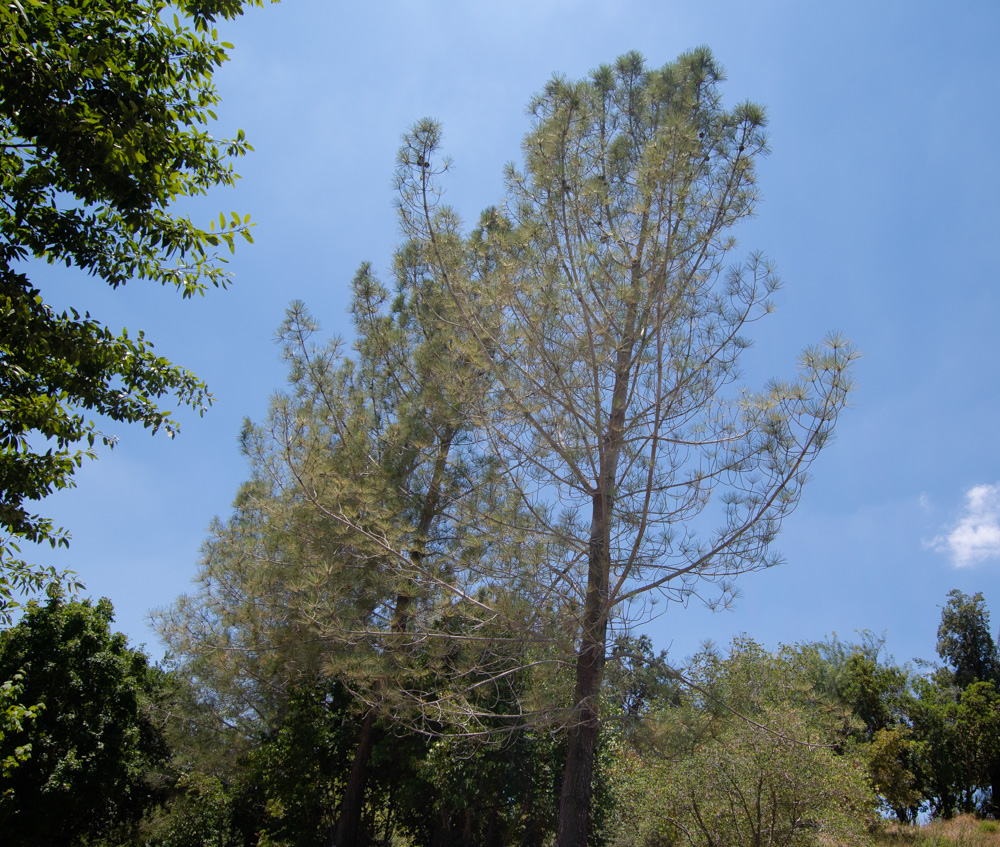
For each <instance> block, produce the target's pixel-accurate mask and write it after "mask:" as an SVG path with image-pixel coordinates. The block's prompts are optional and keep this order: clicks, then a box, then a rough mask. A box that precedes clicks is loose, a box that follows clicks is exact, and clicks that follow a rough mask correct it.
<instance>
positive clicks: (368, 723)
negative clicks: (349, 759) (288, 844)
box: [333, 709, 375, 847]
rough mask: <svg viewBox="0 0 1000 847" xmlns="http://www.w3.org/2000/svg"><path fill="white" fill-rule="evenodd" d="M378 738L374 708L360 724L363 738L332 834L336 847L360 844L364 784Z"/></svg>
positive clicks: (355, 754) (359, 743) (355, 756)
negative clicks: (376, 735)
mask: <svg viewBox="0 0 1000 847" xmlns="http://www.w3.org/2000/svg"><path fill="white" fill-rule="evenodd" d="M374 739H375V712H374V711H372V710H371V709H369V710H368V714H366V715H365V720H364V723H362V724H361V735H360V737H359V738H358V747H357V750H355V752H354V762H353V764H352V765H351V773H350V776H348V777H347V787H346V788H344V796H343V798H341V801H340V817H339V818H338V819H337V829H336V831H335V832H334V835H333V847H354V845H355V844H356V843H357V841H358V830H359V829H360V827H361V812H362V810H363V809H364V801H365V783H366V782H367V778H368V760H369V759H370V758H371V754H372V746H373V742H374Z"/></svg>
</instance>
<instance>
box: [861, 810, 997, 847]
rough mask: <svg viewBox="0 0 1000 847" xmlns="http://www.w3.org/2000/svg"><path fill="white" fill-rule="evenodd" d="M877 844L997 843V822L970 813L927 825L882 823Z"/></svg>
mask: <svg viewBox="0 0 1000 847" xmlns="http://www.w3.org/2000/svg"><path fill="white" fill-rule="evenodd" d="M875 843H876V844H877V845H879V847H902V845H913V847H1000V824H998V823H997V822H996V821H983V820H979V819H978V818H975V817H973V816H972V815H959V816H958V817H957V818H952V820H950V821H934V822H933V823H930V824H927V826H905V825H902V824H896V823H890V824H886V826H885V829H883V830H882V832H881V833H879V834H878V835H877V836H876V838H875Z"/></svg>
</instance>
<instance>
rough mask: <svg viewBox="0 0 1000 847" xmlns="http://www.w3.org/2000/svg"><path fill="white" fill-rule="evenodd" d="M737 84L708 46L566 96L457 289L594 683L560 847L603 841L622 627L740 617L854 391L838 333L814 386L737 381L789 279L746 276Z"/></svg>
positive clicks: (542, 593)
mask: <svg viewBox="0 0 1000 847" xmlns="http://www.w3.org/2000/svg"><path fill="white" fill-rule="evenodd" d="M721 79H722V71H721V69H720V68H719V66H718V64H717V63H716V62H715V60H714V59H713V57H712V56H711V54H710V52H709V51H708V50H707V49H699V50H696V51H694V52H692V53H689V54H686V55H684V56H682V57H680V58H679V59H678V60H677V61H676V62H674V63H671V64H669V65H667V66H665V67H664V68H661V69H658V70H651V69H649V68H648V67H647V66H646V64H645V62H644V61H643V60H642V58H641V57H640V56H638V55H637V54H628V55H625V56H622V57H621V58H620V59H619V60H618V61H617V62H616V63H615V64H614V65H610V66H603V67H600V68H598V69H597V70H596V71H594V72H593V73H592V74H591V76H590V77H589V78H587V79H585V80H582V81H579V82H576V81H570V80H566V79H562V78H556V79H553V80H552V81H551V82H550V83H549V84H548V85H547V86H546V87H545V89H544V90H543V91H542V93H541V94H539V95H538V96H537V97H536V99H535V100H534V102H533V103H532V104H531V115H532V128H531V130H530V132H529V133H528V135H527V137H526V138H525V140H524V144H523V150H524V169H523V170H520V171H519V170H515V169H514V168H511V169H510V171H509V172H508V178H507V183H508V201H507V203H506V206H505V208H504V209H503V210H502V211H499V212H495V213H494V214H496V215H497V216H498V217H499V218H500V219H501V220H502V221H503V222H504V225H503V226H497V227H494V228H493V229H492V230H491V231H489V232H487V233H484V236H483V237H484V239H486V240H487V242H488V243H490V244H491V245H492V249H493V251H494V254H495V256H496V259H495V261H494V263H493V266H492V268H491V271H490V274H489V278H488V280H487V281H486V284H485V285H480V284H479V281H478V280H476V279H475V278H469V279H467V280H466V279H462V278H448V279H446V280H445V282H446V284H447V286H448V292H449V294H450V295H451V297H452V300H453V302H454V314H455V318H456V319H457V320H459V321H460V322H461V324H462V330H463V333H462V335H461V338H462V343H463V352H462V355H463V356H464V358H466V359H467V360H468V361H469V362H470V363H471V364H472V367H473V368H475V369H476V370H480V371H483V372H485V373H488V374H489V378H490V381H491V386H494V387H493V388H491V390H490V391H489V392H486V393H485V394H484V395H483V397H482V398H481V401H482V402H481V404H480V407H479V408H478V409H477V410H476V419H477V421H479V422H480V424H481V427H482V435H481V436H480V437H481V438H482V440H483V441H484V442H485V443H488V444H489V446H490V448H491V450H493V451H494V452H495V453H496V455H497V457H498V460H499V462H500V465H501V467H502V469H503V471H504V473H505V474H506V477H507V484H508V485H509V486H510V487H511V488H512V489H514V490H516V491H517V492H518V493H519V494H520V496H521V498H522V504H523V509H522V514H523V515H525V516H530V520H529V522H528V524H526V525H525V531H526V532H527V533H528V534H529V535H532V536H533V537H536V538H538V539H542V541H541V542H540V543H539V546H540V547H542V548H544V549H546V550H547V556H546V557H545V559H544V560H543V561H542V563H541V564H538V565H532V566H531V569H530V570H531V575H530V579H531V580H532V581H533V582H534V590H533V591H532V592H531V593H532V595H533V596H534V597H535V602H536V605H541V604H542V603H543V602H544V601H545V599H546V598H551V597H558V598H560V601H561V605H560V609H561V610H562V612H563V622H564V627H563V631H562V635H563V637H564V639H563V641H562V642H561V644H562V649H563V650H564V651H565V653H564V655H565V659H564V661H567V662H571V663H572V664H573V666H574V667H575V671H576V687H575V691H574V694H573V696H572V713H571V715H570V716H569V717H568V718H567V720H566V727H567V732H568V736H569V740H568V745H567V759H566V764H565V772H564V778H563V781H562V792H563V793H562V799H561V811H560V825H559V838H558V843H559V845H560V847H582V845H584V844H586V842H587V837H588V836H587V832H588V825H589V817H590V799H591V791H592V778H593V766H594V753H595V749H596V739H597V732H598V728H599V725H600V714H599V711H598V705H599V702H600V694H601V690H602V687H603V679H604V664H605V658H606V655H607V651H608V646H609V645H608V637H609V631H610V628H611V626H612V624H614V625H617V626H621V625H627V624H628V621H629V619H630V618H631V617H633V616H638V617H639V618H642V617H643V615H644V614H645V613H647V612H648V605H647V600H648V599H650V597H649V595H653V594H659V595H661V596H665V597H667V598H668V599H677V600H685V599H687V598H689V597H691V596H692V595H694V594H698V595H699V596H702V595H704V594H706V593H708V592H709V591H711V588H710V586H712V585H714V586H715V587H716V588H717V589H718V598H717V599H718V600H719V601H722V602H724V601H725V600H726V598H727V597H728V596H729V595H730V592H731V588H732V579H733V578H734V577H735V576H736V575H737V574H740V573H743V572H746V571H752V570H755V569H757V568H763V567H767V566H769V565H772V564H774V563H776V562H777V561H778V558H777V556H776V554H775V553H774V552H773V551H772V550H771V544H772V542H773V541H774V539H775V537H776V535H777V533H778V530H779V528H780V526H781V523H782V521H783V519H784V518H785V517H786V516H787V515H788V514H789V512H791V510H792V509H793V508H794V506H795V504H796V503H797V502H798V499H799V495H800V492H801V489H802V486H803V484H804V482H805V480H806V473H807V469H808V467H809V466H810V464H811V462H812V460H813V459H814V458H815V457H816V456H817V454H818V453H819V451H820V450H821V449H822V448H823V446H824V445H825V444H826V443H827V442H828V440H829V436H830V434H831V432H832V429H833V426H834V423H835V421H836V418H837V415H838V413H839V412H840V410H841V409H842V408H843V406H844V404H845V402H846V399H847V395H848V393H849V390H850V387H851V381H850V378H849V375H848V370H849V366H850V363H851V361H852V359H853V358H854V354H853V353H852V351H851V348H850V347H849V346H848V345H847V344H846V343H845V342H844V341H843V340H841V339H839V338H831V339H828V341H827V343H826V344H824V345H823V346H822V347H819V348H816V349H812V350H808V351H806V353H805V354H804V355H803V357H802V360H801V366H802V371H801V374H800V377H799V378H798V379H796V380H793V381H791V382H780V381H774V382H771V383H769V384H768V385H767V386H766V387H765V388H764V389H763V390H762V391H759V392H754V391H751V390H744V389H740V388H738V387H736V386H735V383H736V381H737V379H738V377H739V374H740V369H739V361H740V355H741V353H742V352H743V351H744V350H745V349H746V348H747V347H748V346H749V345H750V341H749V339H748V338H747V337H746V335H745V332H746V330H748V329H749V327H750V325H751V324H753V323H754V322H755V321H756V320H757V319H759V318H761V317H763V316H764V315H766V314H767V313H768V312H769V311H770V310H771V303H770V300H769V297H770V295H771V294H772V293H773V292H774V290H775V289H776V287H777V285H778V281H777V279H776V277H775V274H774V270H773V268H772V266H771V264H770V263H769V262H768V261H767V260H765V259H764V258H763V257H761V256H760V255H759V254H753V255H751V256H750V258H749V259H748V260H746V261H744V262H735V263H734V262H733V261H732V259H731V256H732V250H733V248H734V247H735V244H736V241H735V238H734V237H733V236H732V233H731V230H732V228H733V227H734V226H735V225H736V224H737V223H738V222H739V221H740V220H742V219H743V218H745V217H747V216H749V215H751V214H752V213H753V210H754V206H755V202H756V198H757V189H756V175H755V169H754V164H755V161H756V160H757V159H758V158H759V157H761V156H763V155H764V154H765V153H766V152H767V142H766V137H765V134H764V126H765V123H766V121H765V116H764V112H763V110H762V109H761V108H760V107H758V106H755V105H753V104H751V103H744V104H741V105H738V106H736V107H735V108H734V109H731V110H729V109H725V108H723V106H722V104H721V99H720V95H719V93H718V83H719V81H720V80H721ZM439 144H440V130H439V128H438V127H437V126H436V125H434V124H433V123H432V122H425V123H421V124H419V125H418V126H417V127H416V128H415V129H414V131H413V132H412V133H411V134H410V135H409V136H408V137H407V139H406V142H405V146H404V149H403V153H402V154H401V156H402V160H403V163H404V165H405V166H406V169H405V170H404V171H403V182H402V185H403V192H402V195H401V205H402V208H403V210H404V214H406V215H407V216H408V218H407V219H408V220H409V221H411V222H412V225H413V227H414V228H421V231H422V237H423V238H424V239H425V240H426V241H428V242H431V243H433V242H434V239H435V237H436V235H435V233H436V230H437V226H436V223H435V219H434V216H433V210H434V209H435V208H436V205H435V204H436V203H437V199H438V190H439V189H438V188H437V183H436V181H435V174H436V173H437V171H438V170H439V169H438V167H437V165H436V162H437V158H438V156H439V152H438V148H439ZM465 283H467V284H465ZM470 341H471V342H472V343H469V342H470ZM478 523H479V524H480V525H483V526H487V527H489V526H492V527H494V528H496V529H497V531H501V529H505V528H502V527H500V526H499V524H498V523H497V522H495V521H493V520H492V519H491V515H490V514H488V513H486V514H482V515H480V517H479V519H478ZM713 525H714V527H715V529H714V530H712V529H711V528H710V527H712V526H713ZM706 527H709V529H707V530H705V528H706ZM546 544H547V545H549V546H548V547H546ZM523 561H526V557H525V558H523V559H522V562H523ZM549 637H551V635H550V636H549Z"/></svg>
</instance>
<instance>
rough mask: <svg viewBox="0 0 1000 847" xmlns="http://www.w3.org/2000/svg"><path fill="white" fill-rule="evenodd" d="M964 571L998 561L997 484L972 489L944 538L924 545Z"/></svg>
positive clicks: (999, 500)
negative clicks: (990, 560)
mask: <svg viewBox="0 0 1000 847" xmlns="http://www.w3.org/2000/svg"><path fill="white" fill-rule="evenodd" d="M924 546H925V547H929V548H930V549H932V550H936V551H937V552H939V553H947V554H949V555H950V556H951V560H952V563H953V564H954V565H955V567H958V568H965V567H969V566H971V565H975V564H978V563H979V562H984V561H986V560H987V559H995V558H1000V484H998V485H976V486H974V487H972V488H970V489H969V490H968V491H967V492H966V493H965V513H964V514H963V515H962V517H961V519H960V520H959V521H958V523H957V524H955V526H953V527H952V528H951V531H950V532H948V534H947V535H939V536H937V537H936V538H934V539H933V540H931V541H928V542H925V543H924Z"/></svg>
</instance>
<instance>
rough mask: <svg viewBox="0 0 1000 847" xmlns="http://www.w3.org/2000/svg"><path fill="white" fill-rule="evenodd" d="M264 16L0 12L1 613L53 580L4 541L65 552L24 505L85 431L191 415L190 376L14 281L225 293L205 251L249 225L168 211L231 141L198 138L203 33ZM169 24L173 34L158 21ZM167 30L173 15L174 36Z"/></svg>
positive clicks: (87, 451)
mask: <svg viewBox="0 0 1000 847" xmlns="http://www.w3.org/2000/svg"><path fill="white" fill-rule="evenodd" d="M261 2H262V0H182V2H180V3H177V4H175V5H174V7H168V4H166V3H165V2H161V0H128V2H126V0H58V2H55V0H22V2H18V0H13V2H6V3H3V4H0V315H2V320H0V533H2V534H3V535H2V536H0V601H2V603H3V605H2V607H0V614H3V615H5V616H7V620H8V621H9V612H8V610H9V608H10V605H11V603H12V599H11V595H12V594H13V593H14V592H15V591H19V590H24V589H34V588H38V587H40V586H41V585H42V584H44V583H46V582H48V581H52V580H53V579H56V578H57V576H58V575H57V574H55V573H54V572H52V571H51V570H44V569H41V568H38V567H34V566H32V565H30V564H29V563H28V562H26V561H25V560H24V559H23V558H21V551H20V549H19V547H18V542H17V539H24V540H26V541H30V542H49V543H51V544H53V545H56V544H65V543H66V542H67V539H68V536H67V535H66V534H65V532H63V531H62V530H60V529H58V528H56V527H54V526H53V525H52V523H51V521H50V520H48V519H46V518H44V517H42V516H39V515H37V514H33V513H32V512H31V509H30V507H29V505H28V504H30V503H32V502H35V501H38V500H40V499H42V498H43V497H45V496H46V495H47V494H50V493H51V492H52V491H54V490H58V489H61V488H66V487H69V486H71V485H72V476H73V473H74V471H75V469H76V468H77V467H79V465H80V464H81V462H82V461H83V459H84V458H87V457H90V456H93V447H94V445H95V443H96V442H98V441H100V442H103V443H104V444H105V445H108V446H110V445H111V444H112V443H113V438H112V437H111V436H108V435H105V434H103V433H101V432H99V431H98V429H97V427H96V423H95V421H94V419H93V418H92V417H91V416H92V415H104V416H106V417H108V418H110V419H111V420H114V421H120V422H127V423H141V424H143V426H145V427H147V428H149V429H152V430H153V431H156V430H158V429H164V430H165V431H166V432H167V433H169V434H172V433H173V432H174V431H175V430H176V424H175V422H174V421H173V419H172V417H171V416H170V414H169V412H166V411H163V410H162V409H161V408H160V407H159V406H158V405H157V404H158V402H159V401H160V400H161V399H163V398H165V397H169V396H173V397H174V398H176V400H177V401H178V402H180V403H183V404H186V405H189V406H191V407H192V408H194V409H197V410H199V411H203V410H204V409H205V407H206V406H207V404H208V403H210V401H211V396H210V395H209V393H208V391H207V389H206V387H205V385H204V384H203V383H202V382H201V381H200V380H198V379H197V378H196V377H195V376H194V375H193V374H191V373H189V372H188V371H185V370H184V369H182V368H179V367H176V366H175V365H172V364H171V363H170V362H168V361H167V360H166V359H163V358H162V357H158V356H156V355H155V354H154V353H153V352H152V345H151V344H150V343H149V342H148V341H146V339H145V338H144V337H143V335H142V333H134V334H133V335H132V336H131V337H130V336H129V334H128V333H127V332H126V331H124V330H123V331H122V332H121V333H113V332H111V331H109V330H108V329H107V328H106V327H105V326H103V325H101V324H100V323H99V322H98V321H97V320H96V319H94V318H92V317H91V316H90V315H89V313H84V314H81V313H80V312H78V311H76V310H75V309H71V310H69V311H64V312H57V311H56V310H54V309H53V308H51V307H50V306H49V305H48V304H47V303H46V302H45V300H44V298H43V295H42V294H41V292H40V291H39V290H38V288H36V287H34V286H32V285H31V283H30V282H29V279H28V277H27V275H26V274H25V272H24V269H23V267H21V266H23V265H24V264H25V263H26V262H27V261H28V260H30V259H36V260H42V261H45V262H49V263H59V264H65V265H66V266H67V267H75V268H77V269H79V270H81V271H83V272H85V273H88V274H91V275H93V276H96V277H98V278H99V279H101V280H102V281H104V282H105V283H107V284H108V285H110V286H112V287H113V288H117V287H118V286H120V285H124V284H125V283H126V282H128V281H130V280H136V279H139V280H149V281H151V282H154V283H160V284H164V285H171V286H175V287H176V288H178V289H179V290H180V291H181V293H182V295H183V296H184V297H190V296H191V295H193V294H195V293H199V292H201V291H203V290H204V288H205V287H206V285H224V284H225V282H226V274H225V271H224V269H223V265H224V262H225V259H224V257H223V256H222V255H221V254H220V252H219V250H220V248H224V249H225V250H227V251H232V250H233V249H234V248H235V242H236V239H237V238H241V237H242V238H245V239H246V240H248V241H249V240H251V237H250V230H249V227H250V221H249V216H240V215H238V214H236V213H235V212H234V213H233V214H232V215H231V216H230V217H228V218H227V217H226V216H220V219H219V221H218V226H216V223H215V222H214V221H213V222H212V223H211V224H210V225H209V226H208V227H202V226H200V225H197V224H195V223H194V222H193V221H192V220H191V219H190V218H189V217H187V216H185V215H181V214H177V213H176V212H173V211H172V210H171V208H170V207H171V206H172V205H173V204H175V203H176V202H178V201H180V200H182V199H183V198H190V197H194V196H197V195H201V194H205V193H207V192H208V190H209V189H211V188H213V187H215V186H220V185H221V186H227V185H232V184H233V183H234V181H235V179H236V174H235V173H234V172H233V169H232V164H231V159H232V158H234V157H239V156H242V155H243V154H244V153H246V152H247V151H248V150H249V149H250V147H249V145H248V144H247V142H246V140H245V138H244V137H243V134H242V132H239V133H237V135H236V137H235V138H233V139H230V140H223V141H220V140H216V139H214V138H213V137H212V136H210V135H209V134H208V133H207V132H206V129H205V128H206V126H207V125H208V124H209V122H210V121H212V120H214V118H215V114H214V112H213V111H212V107H213V106H214V105H215V104H216V103H217V102H218V99H219V98H218V95H217V93H216V91H215V89H214V88H213V87H212V75H213V73H214V71H215V69H216V68H217V67H218V66H219V65H220V64H222V62H224V61H225V60H226V50H227V49H228V47H229V46H230V45H228V44H225V43H224V42H221V41H219V39H218V35H217V33H216V31H215V30H214V29H213V28H212V22H213V21H214V20H215V19H217V18H219V17H232V16H234V15H238V14H241V13H242V11H243V8H244V6H246V5H260V4H261ZM169 8H174V9H176V12H177V13H178V14H175V15H173V18H172V21H171V19H170V17H169V16H168V13H167V12H168V9H169ZM178 15H185V16H186V17H185V18H184V20H181V18H180V17H178Z"/></svg>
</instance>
